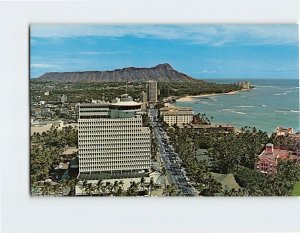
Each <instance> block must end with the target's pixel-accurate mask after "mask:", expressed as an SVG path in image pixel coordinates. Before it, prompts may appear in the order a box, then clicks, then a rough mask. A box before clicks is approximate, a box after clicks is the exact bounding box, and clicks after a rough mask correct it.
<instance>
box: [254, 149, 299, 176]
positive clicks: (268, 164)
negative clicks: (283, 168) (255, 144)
mask: <svg viewBox="0 0 300 233" xmlns="http://www.w3.org/2000/svg"><path fill="white" fill-rule="evenodd" d="M289 159H290V160H297V156H295V155H293V154H292V151H289V150H282V149H280V148H274V145H273V144H272V143H268V144H266V147H265V150H264V151H263V152H261V154H260V155H259V156H258V160H257V161H256V164H255V169H256V170H258V171H260V172H261V173H264V174H268V175H272V174H275V173H277V165H278V163H279V161H280V160H289Z"/></svg>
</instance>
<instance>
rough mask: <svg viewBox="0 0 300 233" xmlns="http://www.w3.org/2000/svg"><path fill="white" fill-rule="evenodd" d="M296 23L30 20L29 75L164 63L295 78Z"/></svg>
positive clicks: (221, 73) (227, 75) (189, 69)
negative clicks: (53, 23) (39, 21)
mask: <svg viewBox="0 0 300 233" xmlns="http://www.w3.org/2000/svg"><path fill="white" fill-rule="evenodd" d="M298 46H299V39H298V26H297V25H296V24H282V25H280V24H278V25H276V24H265V25H263V24H261V25H251V24H249V25H248V24H244V25H242V24H241V25H238V24H236V25H221V24H220V25H217V24H214V25H201V24H198V25H197V24H189V25H180V24H178V25H134V24H133V25H100V24H99V25H97V24H65V25H64V24H57V25H48V24H33V25H31V27H30V76H31V78H36V77H39V76H40V75H42V74H44V73H46V72H69V71H104V70H114V69H120V68H124V67H153V66H156V65H158V64H161V63H169V64H170V65H171V66H172V67H173V68H174V69H176V70H178V71H180V72H182V73H185V74H187V75H190V76H191V77H194V78H200V79H213V78H216V79H257V78H258V79H298V77H299V68H298V64H299V63H298V59H299V55H298Z"/></svg>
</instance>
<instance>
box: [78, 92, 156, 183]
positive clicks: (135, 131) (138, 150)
mask: <svg viewBox="0 0 300 233" xmlns="http://www.w3.org/2000/svg"><path fill="white" fill-rule="evenodd" d="M78 107H79V109H78V110H79V112H78V124H79V128H78V147H79V178H82V179H87V180H93V179H102V178H103V179H104V178H106V179H111V178H127V177H137V176H138V177H140V176H142V174H145V173H147V172H148V171H149V170H150V156H151V154H150V148H151V144H150V143H151V138H150V129H149V128H148V127H143V125H142V116H141V114H140V110H141V103H137V102H135V101H133V100H132V98H131V97H130V96H128V95H127V94H124V95H122V96H121V97H120V98H116V99H115V100H114V101H112V102H111V103H106V102H98V103H92V104H80V105H79V106H78Z"/></svg>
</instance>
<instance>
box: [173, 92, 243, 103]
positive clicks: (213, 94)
mask: <svg viewBox="0 0 300 233" xmlns="http://www.w3.org/2000/svg"><path fill="white" fill-rule="evenodd" d="M237 92H239V91H231V92H227V93H212V94H203V95H188V96H185V97H181V98H179V99H177V100H176V102H189V101H193V100H194V98H199V97H210V96H216V95H234V94H236V93H237Z"/></svg>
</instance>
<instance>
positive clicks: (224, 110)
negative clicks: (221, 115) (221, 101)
mask: <svg viewBox="0 0 300 233" xmlns="http://www.w3.org/2000/svg"><path fill="white" fill-rule="evenodd" d="M234 110H236V109H234V108H223V109H221V111H222V112H231V111H234Z"/></svg>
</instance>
